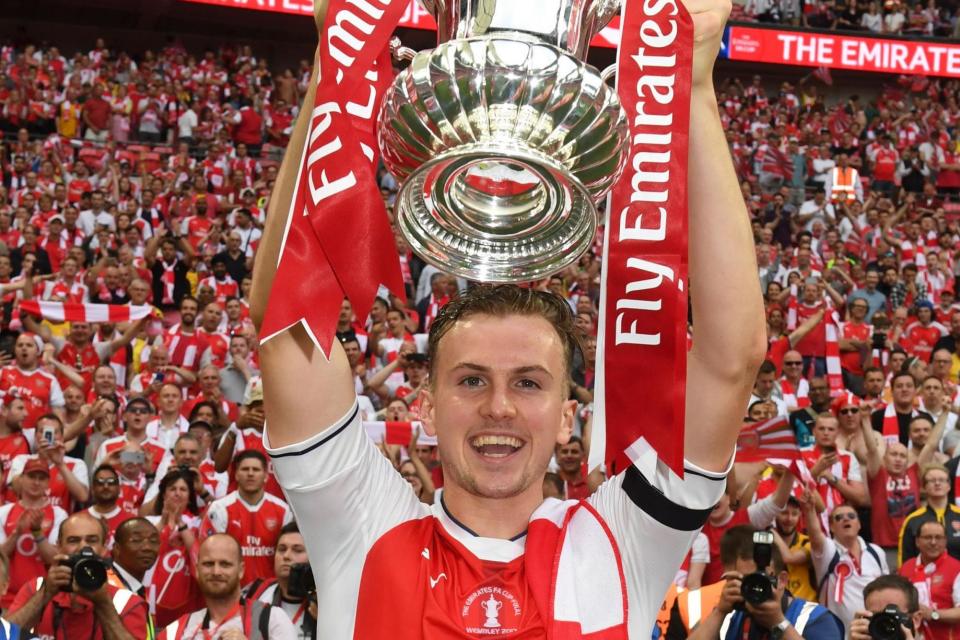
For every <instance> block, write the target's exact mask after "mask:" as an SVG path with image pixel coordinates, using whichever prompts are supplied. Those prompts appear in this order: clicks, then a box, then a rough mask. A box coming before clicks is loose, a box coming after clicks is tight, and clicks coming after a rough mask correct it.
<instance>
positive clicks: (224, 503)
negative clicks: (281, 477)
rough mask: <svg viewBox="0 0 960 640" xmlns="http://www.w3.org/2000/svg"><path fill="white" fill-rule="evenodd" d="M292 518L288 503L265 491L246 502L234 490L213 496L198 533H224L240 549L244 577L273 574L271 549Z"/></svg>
mask: <svg viewBox="0 0 960 640" xmlns="http://www.w3.org/2000/svg"><path fill="white" fill-rule="evenodd" d="M292 520H293V512H292V511H291V510H290V507H289V506H287V503H285V502H283V501H282V500H280V499H279V498H277V497H274V496H272V495H270V494H269V493H266V492H264V494H263V497H262V498H261V499H260V502H258V503H257V504H248V503H247V502H246V501H245V500H244V499H243V498H241V497H240V494H239V493H238V492H236V491H234V492H233V493H228V494H227V495H226V496H224V497H223V498H220V499H219V500H215V501H214V502H213V503H212V504H211V505H210V508H209V509H208V510H207V515H206V517H205V518H204V519H203V524H202V525H201V527H200V537H201V539H202V538H206V537H207V536H210V535H213V534H214V533H227V534H230V535H231V536H233V537H234V538H236V540H237V541H238V542H239V543H240V548H241V549H242V550H243V581H244V583H245V584H249V583H250V582H253V581H254V580H255V579H257V578H261V579H263V580H267V579H269V578H272V577H273V575H274V573H273V553H274V550H275V548H276V546H277V540H278V539H279V538H280V529H281V527H283V525H285V524H287V523H288V522H291V521H292Z"/></svg>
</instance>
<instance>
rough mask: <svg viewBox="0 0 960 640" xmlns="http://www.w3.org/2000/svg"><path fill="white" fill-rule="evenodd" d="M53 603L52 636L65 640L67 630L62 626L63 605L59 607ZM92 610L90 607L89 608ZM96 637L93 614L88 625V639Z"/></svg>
mask: <svg viewBox="0 0 960 640" xmlns="http://www.w3.org/2000/svg"><path fill="white" fill-rule="evenodd" d="M52 604H53V637H54V638H63V639H64V640H66V638H68V636H67V630H66V628H65V627H64V622H63V607H61V606H60V605H59V604H57V603H56V602H54V603H52ZM91 611H92V609H91ZM96 637H97V616H96V614H94V616H93V624H92V625H91V626H90V640H94V638H96Z"/></svg>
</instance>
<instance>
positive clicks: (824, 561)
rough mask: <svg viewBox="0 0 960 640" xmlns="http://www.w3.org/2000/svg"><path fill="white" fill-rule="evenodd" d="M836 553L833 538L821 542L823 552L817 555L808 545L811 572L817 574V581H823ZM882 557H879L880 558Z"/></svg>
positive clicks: (811, 546)
mask: <svg viewBox="0 0 960 640" xmlns="http://www.w3.org/2000/svg"><path fill="white" fill-rule="evenodd" d="M836 553H837V544H836V543H835V542H834V541H833V538H827V539H826V540H824V542H823V552H822V553H820V554H819V555H818V554H817V552H816V550H815V549H814V548H813V545H812V544H811V545H810V557H811V558H813V570H814V572H815V573H816V574H817V580H818V581H821V580H823V576H824V575H826V573H827V568H829V567H830V561H831V560H832V559H833V556H834V555H835V554H836ZM882 557H883V556H881V558H882Z"/></svg>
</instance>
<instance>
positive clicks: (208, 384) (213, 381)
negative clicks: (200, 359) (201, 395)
mask: <svg viewBox="0 0 960 640" xmlns="http://www.w3.org/2000/svg"><path fill="white" fill-rule="evenodd" d="M200 388H201V389H203V390H204V391H205V392H207V393H210V392H212V391H214V390H216V389H219V388H220V371H219V370H217V369H216V368H215V367H206V368H204V369H203V370H202V371H201V372H200Z"/></svg>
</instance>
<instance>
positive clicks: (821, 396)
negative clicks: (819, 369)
mask: <svg viewBox="0 0 960 640" xmlns="http://www.w3.org/2000/svg"><path fill="white" fill-rule="evenodd" d="M829 400H830V386H829V385H828V384H827V381H826V380H824V379H823V378H814V379H813V380H811V381H810V402H811V403H812V404H814V405H817V406H821V405H823V403H825V402H827V401H829Z"/></svg>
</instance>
